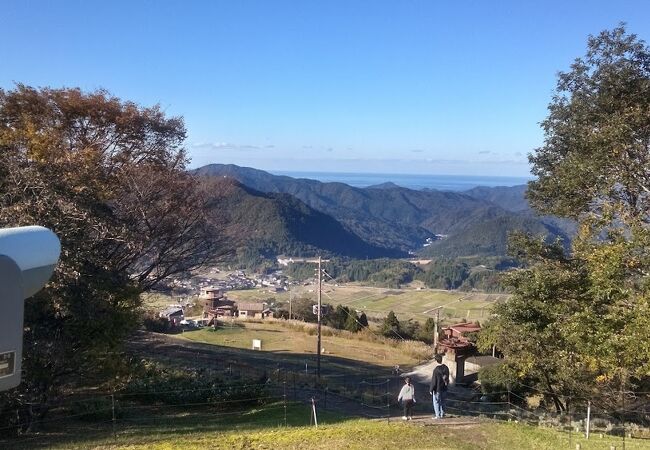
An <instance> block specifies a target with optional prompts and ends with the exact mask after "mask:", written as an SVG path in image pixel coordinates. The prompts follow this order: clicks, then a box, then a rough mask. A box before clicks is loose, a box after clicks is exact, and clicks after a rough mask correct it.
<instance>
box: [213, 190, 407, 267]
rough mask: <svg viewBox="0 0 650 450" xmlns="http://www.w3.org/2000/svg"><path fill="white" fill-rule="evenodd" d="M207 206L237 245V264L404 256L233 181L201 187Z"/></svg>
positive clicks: (286, 199)
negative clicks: (277, 259) (283, 256)
mask: <svg viewBox="0 0 650 450" xmlns="http://www.w3.org/2000/svg"><path fill="white" fill-rule="evenodd" d="M206 189H207V190H208V193H209V195H210V206H211V208H212V210H213V212H214V214H215V216H217V217H219V221H220V222H221V223H223V224H225V227H226V229H227V230H228V232H229V234H230V235H231V236H232V237H233V238H235V239H238V240H239V245H238V247H239V252H240V254H239V257H240V259H248V260H251V259H257V258H263V257H268V258H274V257H275V255H278V254H282V253H285V254H290V255H295V256H314V255H317V254H323V255H342V256H349V257H353V258H378V257H382V256H392V257H398V256H404V254H403V253H402V252H399V251H397V250H389V249H386V248H380V247H375V246H373V245H371V244H368V243H367V242H365V241H363V240H362V239H361V238H359V237H358V236H357V235H355V234H353V233H351V232H349V231H348V230H346V229H345V228H344V227H343V226H342V225H341V224H340V223H339V222H337V221H336V220H335V219H334V218H332V217H331V216H328V215H327V214H324V213H322V212H320V211H316V210H314V209H313V208H310V207H309V206H307V205H305V204H304V203H303V202H302V201H300V200H298V199H297V198H295V197H293V196H291V195H288V194H276V193H262V192H259V191H256V190H254V189H251V188H249V187H247V186H244V185H243V184H241V183H239V182H238V181H236V180H234V179H232V178H217V179H214V180H210V182H209V183H207V184H206Z"/></svg>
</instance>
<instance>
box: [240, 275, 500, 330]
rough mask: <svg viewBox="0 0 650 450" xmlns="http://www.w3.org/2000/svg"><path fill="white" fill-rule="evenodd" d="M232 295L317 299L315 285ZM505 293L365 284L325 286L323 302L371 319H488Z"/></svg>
mask: <svg viewBox="0 0 650 450" xmlns="http://www.w3.org/2000/svg"><path fill="white" fill-rule="evenodd" d="M228 295H229V296H230V297H231V298H233V299H236V300H253V299H255V300H264V299H267V298H270V297H273V298H275V299H276V300H278V301H289V297H290V296H292V297H294V298H297V297H309V298H312V299H316V289H315V286H313V285H310V286H297V287H292V292H290V293H287V292H283V293H269V292H268V291H267V290H248V291H232V292H229V293H228ZM507 297H508V296H507V295H504V294H486V293H481V292H459V291H443V290H436V289H413V288H404V289H386V288H376V287H370V286H362V285H354V284H350V285H340V286H336V285H333V284H324V286H323V302H326V303H330V304H333V305H338V304H341V305H346V306H351V307H353V308H355V309H357V310H360V311H364V312H365V313H366V314H367V315H368V316H369V317H385V316H386V314H387V313H388V312H389V311H391V310H392V311H394V312H395V314H397V316H398V318H399V319H400V320H403V319H416V320H426V319H427V318H428V317H434V316H435V314H436V309H437V308H441V312H440V317H441V319H443V321H444V322H454V321H460V320H471V321H475V320H479V321H482V320H486V319H487V318H488V317H489V315H490V308H491V307H492V305H494V304H495V303H496V302H500V301H504V300H505V299H507Z"/></svg>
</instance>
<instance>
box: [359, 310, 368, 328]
mask: <svg viewBox="0 0 650 450" xmlns="http://www.w3.org/2000/svg"><path fill="white" fill-rule="evenodd" d="M359 323H360V324H361V326H362V327H363V328H368V317H367V316H366V313H364V312H362V313H361V315H360V316H359Z"/></svg>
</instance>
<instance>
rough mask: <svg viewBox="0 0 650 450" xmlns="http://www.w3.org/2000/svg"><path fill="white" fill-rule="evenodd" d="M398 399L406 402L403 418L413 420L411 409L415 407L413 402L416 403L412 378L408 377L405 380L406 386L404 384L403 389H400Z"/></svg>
mask: <svg viewBox="0 0 650 450" xmlns="http://www.w3.org/2000/svg"><path fill="white" fill-rule="evenodd" d="M397 401H398V402H402V403H403V404H404V416H402V419H403V420H411V419H412V418H413V416H412V412H411V411H412V409H413V404H414V403H415V387H414V386H413V385H412V384H411V379H410V378H408V377H407V378H406V379H405V380H404V386H402V390H401V391H399V395H398V396H397Z"/></svg>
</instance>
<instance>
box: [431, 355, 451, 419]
mask: <svg viewBox="0 0 650 450" xmlns="http://www.w3.org/2000/svg"><path fill="white" fill-rule="evenodd" d="M435 360H436V362H437V363H438V365H437V366H436V368H435V369H433V375H432V376H431V388H430V389H429V394H431V395H432V396H433V413H434V416H433V418H434V419H442V418H443V417H445V398H446V397H447V387H448V386H449V367H447V366H446V365H444V364H443V363H442V356H440V355H436V356H435Z"/></svg>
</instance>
